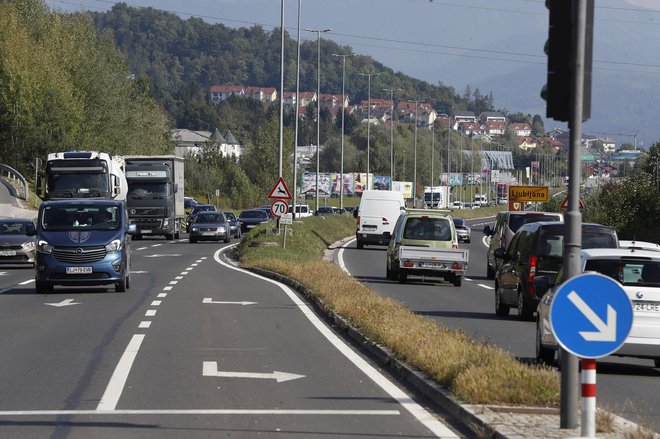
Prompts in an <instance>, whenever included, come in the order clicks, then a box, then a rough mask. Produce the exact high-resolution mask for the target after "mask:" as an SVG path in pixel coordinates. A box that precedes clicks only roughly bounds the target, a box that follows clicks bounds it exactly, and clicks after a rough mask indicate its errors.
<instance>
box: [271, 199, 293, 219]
mask: <svg viewBox="0 0 660 439" xmlns="http://www.w3.org/2000/svg"><path fill="white" fill-rule="evenodd" d="M270 211H271V213H272V214H273V215H275V216H276V217H280V216H282V215H286V214H287V213H289V204H288V203H287V202H286V201H283V200H276V201H274V202H273V204H271V205H270Z"/></svg>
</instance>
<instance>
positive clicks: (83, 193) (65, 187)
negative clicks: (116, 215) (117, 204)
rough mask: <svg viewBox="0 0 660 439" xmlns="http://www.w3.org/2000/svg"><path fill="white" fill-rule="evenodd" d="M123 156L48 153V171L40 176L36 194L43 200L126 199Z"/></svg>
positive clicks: (88, 152)
mask: <svg viewBox="0 0 660 439" xmlns="http://www.w3.org/2000/svg"><path fill="white" fill-rule="evenodd" d="M124 167H125V162H124V158H123V157H122V156H113V155H110V154H108V153H105V152H96V151H68V152H55V153H51V154H48V158H47V160H46V164H45V170H44V172H43V173H42V174H39V175H38V176H37V184H36V193H37V195H38V196H39V198H41V199H42V200H63V199H71V198H102V199H114V200H117V201H124V200H126V193H127V191H128V183H127V182H126V175H125V173H124Z"/></svg>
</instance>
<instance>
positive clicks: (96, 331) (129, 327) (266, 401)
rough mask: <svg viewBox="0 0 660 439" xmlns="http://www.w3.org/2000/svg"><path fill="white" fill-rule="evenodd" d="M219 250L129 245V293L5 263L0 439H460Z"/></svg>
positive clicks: (0, 301) (182, 243)
mask: <svg viewBox="0 0 660 439" xmlns="http://www.w3.org/2000/svg"><path fill="white" fill-rule="evenodd" d="M224 246H225V245H224V244H218V243H206V242H205V243H199V244H189V243H188V242H187V241H186V240H179V241H164V240H159V239H144V240H141V241H134V242H133V245H132V253H133V258H132V274H131V288H130V290H129V291H128V292H126V293H115V292H114V289H112V288H108V289H106V288H71V287H56V288H55V291H54V293H53V294H48V295H37V294H35V291H34V280H33V279H34V278H33V271H32V269H31V268H13V267H12V268H6V267H0V334H2V336H0V365H1V366H0V367H1V368H2V373H0V437H2V438H3V439H8V438H21V439H25V438H52V439H63V438H85V439H89V438H93V439H97V438H117V437H122V438H140V439H144V438H159V439H162V438H182V437H185V438H209V437H214V438H220V437H232V438H236V437H239V438H240V437H250V438H251V437H256V436H259V437H273V438H274V437H286V438H293V437H300V438H329V437H332V438H349V437H350V438H356V437H361V438H362V437H379V438H384V437H392V436H399V437H407V438H431V437H443V438H452V437H465V436H464V435H461V434H460V433H459V432H458V430H456V429H454V428H453V427H451V426H448V425H447V422H445V421H444V420H442V419H439V418H438V417H437V416H436V415H434V414H433V413H431V412H429V411H427V410H426V409H425V408H423V407H422V406H420V405H418V404H417V403H415V402H414V400H413V398H412V397H411V396H410V395H408V394H406V393H405V392H404V391H403V390H402V389H401V388H399V386H397V385H396V384H395V383H393V382H392V381H390V380H389V379H388V378H387V377H386V376H384V375H383V374H381V373H380V372H379V371H378V370H377V369H375V368H374V367H372V366H371V365H370V364H369V363H368V362H367V361H365V359H364V357H363V356H362V355H361V354H360V353H359V352H358V351H356V350H355V349H354V348H352V347H350V346H347V345H346V344H345V343H344V342H343V341H342V340H341V339H339V338H337V337H336V336H335V335H334V333H333V332H332V331H331V330H330V328H328V327H327V326H326V324H325V323H323V322H322V321H320V320H319V319H318V318H317V317H316V316H315V315H314V314H313V313H312V312H311V311H310V310H309V309H308V308H307V306H306V305H305V304H304V303H303V302H302V301H301V300H300V299H299V298H298V297H297V296H296V295H295V294H294V293H293V292H292V291H291V290H289V289H288V288H286V287H284V288H283V287H282V286H280V285H278V284H276V283H274V282H272V281H270V280H266V279H263V278H261V277H258V276H255V275H253V274H250V273H247V272H244V271H242V270H237V269H236V268H234V267H232V266H230V265H228V264H226V263H224V262H223V260H222V258H221V256H220V254H219V253H220V252H219V250H220V249H221V248H223V247H224Z"/></svg>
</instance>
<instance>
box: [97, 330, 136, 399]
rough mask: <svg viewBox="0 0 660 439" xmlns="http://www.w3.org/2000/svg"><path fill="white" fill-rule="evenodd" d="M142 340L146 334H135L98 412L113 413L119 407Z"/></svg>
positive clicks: (113, 375)
mask: <svg viewBox="0 0 660 439" xmlns="http://www.w3.org/2000/svg"><path fill="white" fill-rule="evenodd" d="M142 340H144V334H134V335H133V338H131V341H130V342H128V346H127V347H126V350H125V351H124V354H123V355H122V356H121V359H120V360H119V363H117V367H116V368H115V371H114V372H113V374H112V377H111V378H110V382H109V383H108V387H106V389H105V392H104V393H103V396H102V397H101V401H99V405H98V406H97V407H96V410H103V411H112V410H114V409H115V407H117V402H118V401H119V397H120V396H121V392H123V391H124V385H125V384H126V380H127V379H128V373H129V372H130V371H131V366H132V365H133V361H135V357H136V356H137V353H138V350H140V345H141V344H142Z"/></svg>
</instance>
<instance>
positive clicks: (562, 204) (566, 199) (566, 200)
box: [559, 195, 584, 209]
mask: <svg viewBox="0 0 660 439" xmlns="http://www.w3.org/2000/svg"><path fill="white" fill-rule="evenodd" d="M559 207H560V208H561V209H568V195H566V196H565V197H564V201H562V202H561V206H559ZM580 209H584V203H583V202H582V198H580Z"/></svg>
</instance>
